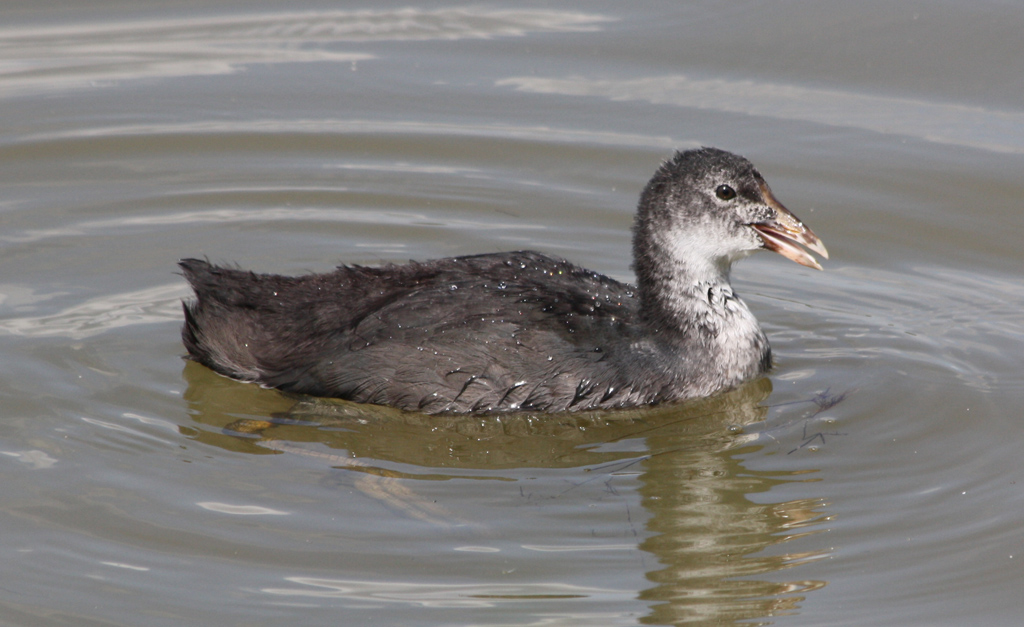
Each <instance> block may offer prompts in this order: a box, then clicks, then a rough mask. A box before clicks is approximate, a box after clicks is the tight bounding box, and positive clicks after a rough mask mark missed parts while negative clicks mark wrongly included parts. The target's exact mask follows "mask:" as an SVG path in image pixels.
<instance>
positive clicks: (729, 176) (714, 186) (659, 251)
mask: <svg viewBox="0 0 1024 627" xmlns="http://www.w3.org/2000/svg"><path fill="white" fill-rule="evenodd" d="M633 238H634V239H633V247H634V257H635V267H636V270H637V274H638V278H639V279H640V281H641V282H643V278H644V277H642V276H640V275H641V273H642V272H644V271H645V269H644V266H645V265H648V264H645V261H644V260H645V259H647V260H660V264H662V265H663V268H664V270H668V271H669V272H671V273H672V274H674V275H676V276H678V275H679V271H680V269H681V267H685V269H686V273H687V274H688V275H690V276H691V277H692V278H693V279H695V280H697V281H716V280H717V281H720V280H726V281H727V280H728V275H729V268H730V266H731V265H732V263H733V262H734V261H736V260H738V259H742V258H743V257H746V256H747V255H749V254H750V253H751V252H753V251H755V250H758V249H761V248H767V249H769V250H773V251H775V252H778V253H780V254H782V255H784V256H786V257H788V258H789V259H792V260H793V261H796V262H797V263H800V264H803V265H806V266H809V267H812V268H818V269H821V266H820V265H819V264H818V262H817V261H816V260H815V259H814V258H813V257H812V256H810V255H809V254H808V253H807V252H806V251H804V250H803V248H801V247H800V246H805V247H807V248H808V249H810V250H813V251H815V252H817V253H818V254H820V255H822V256H824V257H826V258H827V257H828V253H827V252H826V250H825V247H824V246H822V244H821V242H820V241H819V240H818V238H817V237H816V236H815V235H814V233H813V232H811V230H810V229H808V228H807V227H805V226H804V225H803V223H802V222H800V220H799V219H797V218H796V216H794V215H793V214H792V213H790V212H789V210H787V209H786V208H785V207H783V206H782V204H781V203H779V202H778V201H777V200H776V199H775V197H774V196H773V195H772V192H771V189H769V187H768V184H767V183H765V180H764V178H763V177H762V176H761V174H760V173H759V172H758V171H757V169H756V168H754V165H753V164H752V163H750V161H748V160H746V159H744V158H743V157H741V156H739V155H735V154H732V153H730V152H727V151H725V150H719V149H718V148H706V147H705V148H700V149H697V150H687V151H684V152H677V153H676V154H675V156H674V157H673V158H672V159H670V160H669V161H667V162H666V163H665V164H663V165H662V167H661V168H660V169H659V170H658V172H657V173H656V174H655V175H654V177H653V178H652V179H651V180H650V182H649V183H648V184H647V187H646V188H645V189H644V191H643V193H642V194H641V196H640V204H639V208H638V211H637V216H636V223H635V225H634V235H633ZM797 244H799V245H800V246H798V245H797ZM670 268H671V269H670Z"/></svg>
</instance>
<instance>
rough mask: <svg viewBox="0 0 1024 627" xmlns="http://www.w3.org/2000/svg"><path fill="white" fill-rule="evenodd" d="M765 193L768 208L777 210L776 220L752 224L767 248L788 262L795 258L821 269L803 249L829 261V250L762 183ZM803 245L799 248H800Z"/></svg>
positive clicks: (763, 192)
mask: <svg viewBox="0 0 1024 627" xmlns="http://www.w3.org/2000/svg"><path fill="white" fill-rule="evenodd" d="M761 193H762V194H763V195H764V197H765V200H766V201H767V202H768V206H769V207H771V208H772V209H774V210H775V213H776V217H775V219H774V220H771V221H769V222H760V223H758V224H751V225H750V226H752V227H754V228H755V229H756V230H757V234H758V235H760V236H761V241H763V242H764V247H765V248H767V249H768V250H771V251H774V252H777V253H779V254H780V255H782V256H783V257H785V258H787V259H792V260H793V261H795V262H797V263H798V264H800V265H802V266H807V267H808V268H815V269H817V270H821V269H822V268H821V264H820V263H818V260H817V259H815V258H814V257H812V256H811V255H809V254H808V253H807V251H806V250H804V249H803V248H800V246H804V247H806V248H807V249H808V250H811V251H814V252H816V253H818V254H819V255H821V256H822V257H824V258H825V259H828V251H827V250H825V246H824V245H823V244H822V243H821V240H820V239H818V236H817V235H815V234H814V232H813V231H811V229H809V228H807V227H806V226H804V223H803V222H801V221H800V218H798V217H796V216H795V215H793V214H792V213H791V212H790V211H789V209H786V208H785V207H783V206H782V203H780V202H779V201H777V200H775V196H773V195H772V190H770V189H768V186H767V185H765V184H764V183H761ZM798 244H799V245H798Z"/></svg>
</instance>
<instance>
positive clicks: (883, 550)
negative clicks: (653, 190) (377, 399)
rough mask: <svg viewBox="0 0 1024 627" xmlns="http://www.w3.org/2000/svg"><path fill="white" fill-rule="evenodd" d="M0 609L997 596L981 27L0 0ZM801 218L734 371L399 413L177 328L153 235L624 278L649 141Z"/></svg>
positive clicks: (994, 13)
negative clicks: (817, 258) (669, 401)
mask: <svg viewBox="0 0 1024 627" xmlns="http://www.w3.org/2000/svg"><path fill="white" fill-rule="evenodd" d="M0 17H2V18H3V19H2V20H0V102H2V105H3V107H2V113H0V121H2V124H0V190H2V191H0V268H2V269H3V270H2V273H0V396H2V398H3V400H4V402H3V408H2V409H0V453H3V455H0V464H2V465H3V471H4V484H3V488H2V489H0V494H2V496H3V498H2V504H0V525H2V528H3V530H4V534H3V540H2V541H0V555H2V556H3V557H4V559H3V560H2V561H0V564H2V566H0V579H2V581H3V585H2V586H0V622H3V623H5V624H12V625H154V626H158V625H180V624H186V623H193V624H217V625H222V624H245V625H279V624H282V623H284V622H291V623H299V624H338V623H341V624H370V623H372V624H395V625H399V624H400V625H425V626H426V625H431V626H432V625H588V626H592V625H633V624H691V623H692V624H709V625H710V624H715V625H722V624H767V623H772V624H777V625H864V624H899V625H962V624H985V625H1014V624H1017V623H1018V622H1019V618H1018V616H1019V615H1020V612H1021V610H1022V609H1024V605H1022V602H1021V601H1020V594H1019V590H1020V582H1021V580H1022V577H1024V567H1022V563H1024V531H1021V530H1022V528H1024V525H1022V522H1024V498H1022V494H1024V491H1022V489H1021V486H1022V485H1024V481H1022V480H1024V462H1021V461H1020V458H1021V456H1020V455H1019V452H1018V449H1019V442H1020V441H1021V440H1022V438H1024V421H1022V415H1021V410H1020V405H1021V401H1022V400H1024V375H1022V372H1024V316H1022V314H1021V311H1022V309H1024V281H1022V278H1021V268H1022V266H1024V252H1022V248H1021V246H1020V240H1021V233H1022V228H1024V212H1022V211H1021V205H1022V200H1021V199H1022V197H1024V193H1022V192H1024V185H1022V183H1021V180H1022V179H1021V172H1022V171H1024V109H1022V108H1021V105H1020V103H1021V102H1024V98H1022V96H1024V94H1022V91H1024V80H1021V78H1022V76H1021V69H1020V68H1019V67H1018V66H1019V65H1020V64H1019V59H1021V58H1024V39H1022V38H1021V37H1020V36H1019V33H1020V32H1021V31H1022V30H1024V14H1021V13H1020V11H1019V10H1017V9H1016V8H1015V7H1014V6H1012V5H1009V4H1006V3H998V2H980V3H973V4H972V3H960V4H930V5H926V4H907V3H903V4H896V5H893V4H891V3H881V2H868V3H857V4H856V5H852V4H848V3H838V2H830V3H824V4H822V3H805V2H800V3H789V4H782V5H779V4H774V5H773V4H744V5H737V4H731V3H725V2H721V1H718V2H703V3H691V4H688V5H685V6H680V5H677V4H675V3H661V2H645V3H640V4H633V5H629V7H628V9H627V8H626V7H625V6H624V5H623V6H620V5H618V4H615V3H604V2H598V3H587V4H585V5H582V7H581V6H578V5H576V4H570V3H564V2H563V3H557V2H556V3H531V4H527V5H519V4H515V3H512V4H504V5H502V4H489V5H486V6H481V5H445V4H427V5H423V6H421V7H420V8H408V7H407V6H404V5H400V4H395V5H393V6H392V5H390V4H387V3H383V4H382V3H375V4H373V5H342V6H339V5H337V4H328V3H316V2H302V3H300V4H295V3H289V4H288V5H284V4H281V3H277V2H260V3H240V2H227V1H224V2H213V3H203V4H201V5H197V4H195V3H191V2H161V3H145V2H140V1H137V0H123V1H117V2H114V1H99V2H91V3H88V6H85V5H79V4H75V3H64V2H51V3H45V2H32V3H29V2H20V1H15V2H8V3H6V4H5V6H4V8H0ZM700 144H708V145H715V146H719V147H722V148H726V149H729V150H733V151H735V152H739V153H741V154H744V155H746V156H748V157H749V158H750V159H751V160H753V161H754V162H755V164H757V165H758V167H759V168H760V170H761V171H762V173H763V174H764V175H765V176H766V178H767V179H768V181H769V183H770V184H771V185H772V188H773V190H774V192H775V194H776V195H777V196H778V197H779V199H780V200H781V201H782V202H783V203H784V204H786V205H787V206H788V207H790V208H791V209H792V210H793V211H794V212H795V213H796V214H797V215H799V216H801V217H802V218H804V219H805V221H807V222H808V223H809V224H810V225H811V226H812V227H813V229H814V230H815V232H817V233H818V234H819V235H820V236H821V237H822V239H823V240H824V242H825V244H826V245H827V246H828V248H829V251H830V252H831V253H832V260H831V261H829V262H826V264H825V266H826V271H825V272H822V273H818V272H815V271H812V270H808V269H806V268H803V267H800V266H797V265H796V264H793V263H791V262H788V261H786V260H785V259H782V258H780V257H778V256H774V255H768V254H760V255H755V256H754V257H752V258H751V259H749V260H746V261H744V262H743V263H741V264H740V265H738V266H737V267H736V269H735V270H734V279H735V284H736V288H737V290H738V291H739V292H741V293H742V294H743V295H744V297H745V298H746V299H747V301H748V302H749V303H750V304H751V307H752V309H753V310H754V311H755V313H756V315H757V316H758V318H759V319H760V320H761V322H762V324H763V326H764V327H765V329H766V331H767V332H768V335H769V337H770V339H771V341H772V345H773V348H774V352H775V354H776V368H775V370H774V371H773V373H772V374H771V376H770V377H769V378H767V379H764V380H762V381H757V382H753V383H752V384H751V385H748V386H746V387H745V388H743V389H741V390H737V391H735V392H732V393H730V394H726V395H723V396H721V397H716V398H713V399H708V400H706V401H702V402H699V403H694V404H692V405H687V406H684V407H668V408H665V407H662V408H655V409H651V410H644V411H635V412H619V413H610V414H587V415H580V416H570V417H564V416H562V417H542V416H508V417H500V418H480V417H476V418H437V417H435V418H426V417H422V416H415V415H409V414H401V413H397V412H393V411H389V410H383V409H377V408H366V407H359V406H354V405H351V404H345V403H311V402H308V401H305V400H302V399H293V398H288V397H286V396H283V395H281V394H279V393H277V392H274V391H269V390H262V389H258V388H256V387H254V386H247V385H242V384H239V383H236V382H232V381H228V380H226V379H223V378H221V377H218V376H216V375H213V374H212V373H210V372H208V371H206V370H205V369H203V368H201V367H198V366H196V365H195V364H186V363H185V362H183V361H182V360H181V359H180V357H181V355H182V354H183V349H182V347H181V344H180V340H179V338H178V328H179V325H180V323H181V313H180V299H181V298H183V297H185V296H186V295H187V290H186V288H185V285H184V282H183V281H182V280H181V279H180V277H178V276H176V275H175V274H174V272H175V265H174V264H175V262H176V261H177V259H179V258H181V257H188V256H208V257H210V258H211V259H212V260H215V261H222V260H223V261H230V262H236V263H238V264H240V265H242V266H244V267H249V268H253V269H256V270H260V271H273V272H280V273H301V272H307V271H323V270H327V269H329V268H331V267H332V266H333V265H334V264H337V263H376V262H380V261H402V260H405V259H410V258H415V259H426V258H430V257H437V256H445V255H454V254H470V253H483V252H492V251H498V250H507V249H517V248H532V249H537V250H542V251H546V252H549V253H553V254H557V255H561V256H564V257H567V258H569V259H571V260H573V261H575V262H577V263H580V264H581V265H584V266H587V267H589V268H592V269H594V270H598V271H601V272H604V273H606V274H609V275H611V276H614V277H616V278H620V279H624V280H629V279H630V276H631V275H630V270H629V264H630V258H629V252H630V248H629V226H630V223H631V217H632V211H633V208H634V206H635V203H636V197H637V194H638V193H639V190H640V189H641V188H642V186H643V184H644V183H645V182H646V180H647V178H648V177H649V176H650V175H651V173H652V172H653V171H654V169H655V168H656V167H657V166H658V164H659V162H660V161H661V160H662V159H664V158H665V157H667V156H668V155H669V154H670V153H671V150H673V149H674V148H685V147H692V146H696V145H700Z"/></svg>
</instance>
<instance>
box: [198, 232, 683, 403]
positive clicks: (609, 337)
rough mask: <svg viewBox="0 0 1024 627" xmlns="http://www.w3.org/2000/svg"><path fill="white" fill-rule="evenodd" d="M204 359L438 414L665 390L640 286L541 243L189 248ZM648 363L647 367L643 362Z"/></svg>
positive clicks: (250, 375) (230, 371) (303, 387)
mask: <svg viewBox="0 0 1024 627" xmlns="http://www.w3.org/2000/svg"><path fill="white" fill-rule="evenodd" d="M181 267H182V269H183V271H184V274H185V277H186V278H187V279H188V281H189V283H190V284H191V285H192V287H193V289H194V290H195V293H196V296H197V299H196V301H194V302H192V303H188V304H186V307H185V314H186V324H185V326H184V328H183V331H182V335H183V339H184V341H185V345H186V347H187V348H188V351H189V354H190V355H191V356H192V358H193V359H195V360H196V361H199V362H200V363H203V364H204V365H206V366H208V367H210V368H212V369H213V370H216V371H217V372H220V373H222V374H225V375H227V376H230V377H233V378H236V379H241V380H244V381H255V382H259V383H261V384H263V385H266V386H270V387H277V388H281V389H283V390H287V391H293V392H300V393H305V394H312V395H316V396H333V397H338V398H345V399H349V400H354V401H358V402H368V403H378V404H386V405H391V406H396V407H400V408H403V409H410V410H416V411H426V412H431V413H433V412H443V411H473V410H488V411H496V410H499V411H500V410H525V409H536V410H541V411H558V410H571V409H583V408H598V407H618V406H627V405H636V404H640V403H648V402H655V401H657V400H658V398H659V395H661V394H663V393H664V392H665V388H666V386H670V385H671V383H672V381H673V377H672V376H671V375H670V374H664V375H662V376H658V375H656V374H652V373H651V372H648V370H649V369H650V368H649V364H645V362H649V361H650V360H652V359H657V358H658V357H659V356H658V355H656V354H655V353H656V351H653V350H650V349H649V347H648V346H647V344H646V343H645V342H644V341H643V338H642V334H641V333H640V332H639V329H638V324H639V322H638V320H637V318H638V314H637V310H638V303H637V298H636V296H635V295H634V292H633V289H632V287H631V286H629V285H626V284H623V283H620V282H618V281H615V280H613V279H610V278H608V277H605V276H603V275H600V274H597V273H593V272H590V271H588V270H584V269H582V268H579V267H577V266H575V265H573V264H570V263H569V262H567V261H564V260H562V259H556V258H552V257H548V256H545V255H542V254H539V253H534V252H515V253H500V254H492V255H477V256H469V257H456V258H450V259H440V260H436V261H431V262H427V263H409V264H406V265H388V266H382V267H375V268H366V267H359V266H343V267H340V268H338V269H337V270H336V271H335V272H333V273H329V274H315V275H307V276H302V277H284V276H278V275H259V274H254V273H251V272H246V271H241V270H236V269H230V268H223V267H216V266H212V265H210V264H209V263H207V262H204V261H199V260H194V259H191V260H185V261H183V262H182V264H181ZM641 370H642V371H643V372H640V371H641Z"/></svg>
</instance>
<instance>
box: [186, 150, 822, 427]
mask: <svg viewBox="0 0 1024 627" xmlns="http://www.w3.org/2000/svg"><path fill="white" fill-rule="evenodd" d="M799 245H802V246H805V247H807V248H808V249H809V250H811V251H814V252H816V253H818V254H820V255H821V256H823V257H825V258H828V253H827V252H826V250H825V247H824V246H823V245H822V244H821V241H820V240H819V239H818V238H817V236H815V235H814V233H813V232H811V230H810V229H808V228H807V227H805V226H804V225H803V223H802V222H801V221H800V220H799V219H798V218H797V217H796V216H794V215H793V214H792V213H790V212H789V211H788V210H787V209H786V208H785V207H783V206H782V205H781V204H780V203H779V202H778V201H777V200H775V197H774V196H772V193H771V190H770V189H769V188H768V185H767V184H766V183H765V181H764V179H763V178H762V177H761V175H760V173H758V171H757V170H756V169H754V166H753V165H752V164H751V163H750V162H749V161H747V160H746V159H744V158H743V157H739V156H737V155H734V154H732V153H729V152H726V151H723V150H719V149H716V148H701V149H699V150H688V151H685V152H679V153H676V154H675V156H674V157H673V158H672V159H671V160H669V161H668V162H666V163H665V164H664V165H662V166H661V168H660V169H659V170H658V172H657V173H656V174H655V175H654V178H652V179H651V180H650V182H649V183H648V184H647V187H646V188H645V189H644V191H643V193H642V194H641V195H640V203H639V207H638V209H637V214H636V219H635V223H634V226H633V268H634V270H635V271H636V276H637V282H636V285H635V286H634V285H628V284H625V283H620V282H618V281H616V280H614V279H611V278H609V277H606V276H603V275H601V274H598V273H596V272H591V271H590V270H585V269H583V268H581V267H579V266H576V265H573V264H571V263H569V262H568V261H565V260H564V259H560V258H557V257H551V256H549V255H544V254H542V253H537V252H531V251H518V252H507V253H496V254H486V255H473V256H467V257H454V258H450V259H438V260H434V261H426V262H422V263H417V262H410V263H408V264H405V265H385V266H381V267H363V266H341V267H339V268H338V269H337V270H335V271H334V272H331V273H329V274H312V275H308V276H301V277H286V276H279V275H272V274H254V273H252V272H246V271H243V270H237V269H233V268H225V267H218V266H214V265H211V264H210V263H207V262H205V261H200V260H198V259H185V260H183V261H182V262H181V263H180V265H181V268H182V270H184V276H185V278H186V279H187V280H188V282H189V284H191V286H192V289H193V290H195V293H196V300H195V301H192V302H186V303H185V324H184V327H183V328H182V338H183V340H184V342H185V346H186V348H187V349H188V352H189V355H190V357H191V358H192V359H194V360H195V361H197V362H199V363H201V364H204V365H206V366H208V367H209V368H211V369H213V370H215V371H216V372H219V373H221V374H223V375H226V376H228V377H232V378H234V379H239V380H241V381H251V382H256V383H259V384H261V385H263V386H266V387H275V388H279V389H281V390H286V391H289V392H297V393H302V394H309V395H313V396H332V397H338V398H344V399H349V400H353V401H357V402H361V403H376V404H381V405H390V406H393V407H398V408H401V409H406V410H412V411H420V412H427V413H441V412H498V411H539V412H557V411H573V410H584V409H595V408H614V407H631V406H636V405H643V404H651V403H661V402H666V401H678V400H682V399H688V398H695V397H701V396H706V395H709V394H712V393H714V392H716V391H719V390H722V389H725V388H729V387H732V386H735V385H737V384H739V383H741V382H743V381H745V380H747V379H751V378H753V377H757V376H759V375H761V374H763V373H764V372H765V371H767V370H768V368H769V367H770V365H771V350H770V349H769V347H768V340H767V338H766V337H765V335H764V332H762V331H761V328H760V327H759V326H758V324H757V320H756V319H755V318H754V316H753V314H751V313H750V310H749V309H747V306H746V304H744V302H743V301H742V300H740V298H739V297H738V296H737V295H736V294H735V293H734V292H733V291H732V287H731V286H730V284H729V270H730V267H731V266H732V263H733V262H734V261H737V260H739V259H741V258H743V257H745V256H747V255H748V254H750V253H751V252H753V251H755V250H757V249H759V248H767V249H768V250H772V251H775V252H777V253H780V254H781V255H783V256H785V257H788V258H789V259H792V260H793V261H795V262H797V263H799V264H802V265H805V266H809V267H812V268H817V269H819V270H820V269H821V266H820V265H819V264H818V262H817V261H816V260H815V259H814V258H813V257H812V256H811V255H809V254H808V253H807V252H806V251H804V250H803V249H802V248H800V246H799Z"/></svg>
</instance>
